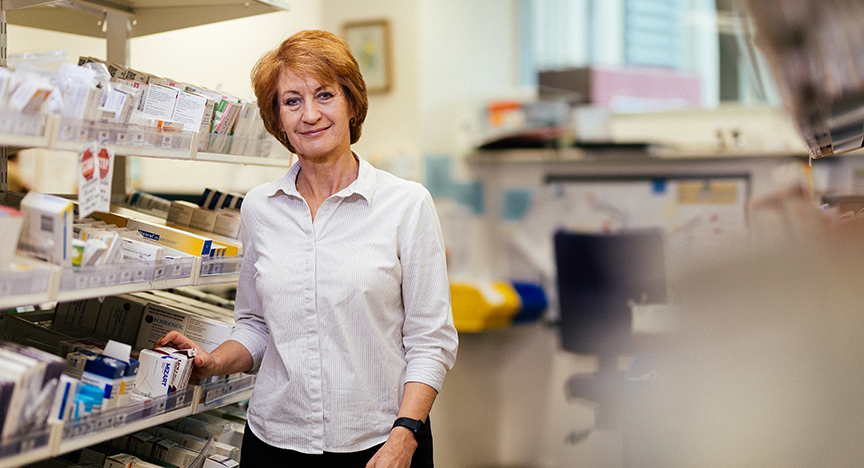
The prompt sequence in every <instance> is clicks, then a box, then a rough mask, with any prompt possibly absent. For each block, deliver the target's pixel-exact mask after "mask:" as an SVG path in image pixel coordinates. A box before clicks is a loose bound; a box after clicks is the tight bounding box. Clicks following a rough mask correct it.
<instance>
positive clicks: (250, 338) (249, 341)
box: [228, 328, 267, 374]
mask: <svg viewBox="0 0 864 468" xmlns="http://www.w3.org/2000/svg"><path fill="white" fill-rule="evenodd" d="M228 339H229V340H234V341H236V342H238V343H240V344H241V345H243V346H244V347H245V348H246V349H247V350H248V351H249V354H251V355H252V369H249V370H248V371H246V373H247V374H255V373H257V372H258V368H259V367H261V359H262V358H263V357H264V351H265V350H266V349H267V339H266V338H264V337H262V336H260V335H258V334H257V333H255V332H253V331H251V330H244V329H238V328H235V329H234V330H233V331H232V332H231V336H229V337H228Z"/></svg>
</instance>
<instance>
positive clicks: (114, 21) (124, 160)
mask: <svg viewBox="0 0 864 468" xmlns="http://www.w3.org/2000/svg"><path fill="white" fill-rule="evenodd" d="M105 22H106V30H105V32H106V35H105V43H106V47H107V51H106V52H107V53H106V57H105V58H106V59H108V61H109V62H112V63H116V64H118V65H122V66H124V67H128V66H129V35H128V31H127V22H128V19H127V18H126V16H124V15H122V14H120V13H118V12H115V11H111V10H108V11H107V12H106V13H105ZM130 163H131V161H130V159H129V158H128V157H126V156H119V155H118V156H115V157H114V177H113V178H112V179H111V201H112V203H116V202H119V201H121V200H123V199H124V198H125V197H126V190H127V187H128V186H129V185H130V177H129V176H130V173H131V171H130V167H129V165H130Z"/></svg>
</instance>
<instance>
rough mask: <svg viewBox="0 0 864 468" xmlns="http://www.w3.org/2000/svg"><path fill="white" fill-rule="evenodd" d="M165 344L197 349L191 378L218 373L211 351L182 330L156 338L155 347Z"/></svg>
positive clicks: (205, 376) (175, 347)
mask: <svg viewBox="0 0 864 468" xmlns="http://www.w3.org/2000/svg"><path fill="white" fill-rule="evenodd" d="M163 346H168V347H171V348H174V349H192V348H194V349H195V350H196V351H195V357H194V358H193V363H194V364H195V366H194V367H193V368H192V375H191V376H190V377H189V378H190V380H198V379H204V378H207V377H212V376H214V375H216V372H215V369H216V363H215V362H214V361H213V357H212V356H210V353H208V352H207V351H204V350H203V349H202V348H201V347H200V346H198V344H197V343H195V342H194V341H192V340H190V339H189V338H186V336H184V335H183V334H181V333H180V332H177V331H170V332H168V333H166V334H165V335H164V336H162V337H161V338H159V339H158V340H156V344H155V345H154V348H161V347H163Z"/></svg>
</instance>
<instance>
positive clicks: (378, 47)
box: [343, 19, 393, 93]
mask: <svg viewBox="0 0 864 468" xmlns="http://www.w3.org/2000/svg"><path fill="white" fill-rule="evenodd" d="M343 37H344V38H345V42H347V43H348V46H349V47H351V53H353V54H354V58H356V59H357V63H358V64H359V65H360V73H362V74H363V80H364V81H365V82H366V91H367V92H368V93H384V92H387V91H390V88H391V87H392V85H393V82H392V71H391V69H392V66H393V65H392V63H391V62H392V61H393V59H392V56H391V53H390V24H389V22H388V21H387V20H385V19H380V20H370V21H360V22H351V23H346V24H345V26H344V28H343Z"/></svg>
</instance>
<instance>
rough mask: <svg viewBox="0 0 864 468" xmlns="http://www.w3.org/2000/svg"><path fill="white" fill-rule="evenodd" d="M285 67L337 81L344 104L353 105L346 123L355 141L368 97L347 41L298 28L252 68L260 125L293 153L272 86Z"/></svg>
mask: <svg viewBox="0 0 864 468" xmlns="http://www.w3.org/2000/svg"><path fill="white" fill-rule="evenodd" d="M286 70H290V71H291V72H292V73H294V74H295V75H298V76H301V77H310V78H314V79H316V80H317V81H318V82H319V83H322V84H330V83H339V85H340V86H342V91H343V92H344V93H345V96H346V98H347V99H348V104H349V105H350V106H351V107H352V108H353V109H354V118H353V119H351V122H350V123H349V128H350V133H351V143H352V144H353V143H357V141H358V140H359V139H360V134H361V133H362V129H363V121H365V120H366V111H367V110H368V109H369V99H368V97H367V96H366V82H365V81H363V75H361V74H360V66H359V65H357V60H356V59H354V56H353V55H352V54H351V48H350V47H348V44H347V43H346V42H345V41H344V40H342V39H340V38H339V37H338V36H336V35H335V34H333V33H331V32H328V31H319V30H308V31H300V32H298V33H296V34H294V35H292V36H291V37H289V38H288V39H285V41H283V42H282V44H280V45H279V47H277V48H276V49H274V50H271V51H270V52H267V53H266V54H264V56H262V57H261V58H260V59H259V60H258V63H256V64H255V67H254V68H252V88H253V89H254V90H255V97H256V99H257V100H258V108H259V109H258V111H259V112H260V114H261V118H262V119H263V120H264V128H266V129H267V131H268V132H269V133H270V134H271V135H273V136H274V137H275V138H276V139H277V140H279V142H280V143H282V145H284V146H285V147H286V148H288V151H291V152H292V153H294V152H295V150H294V147H293V146H291V142H289V141H288V135H286V134H285V132H283V131H282V128H281V122H280V119H279V99H278V96H277V89H276V85H277V83H278V81H279V78H280V76H281V74H282V73H283V72H284V71H286Z"/></svg>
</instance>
